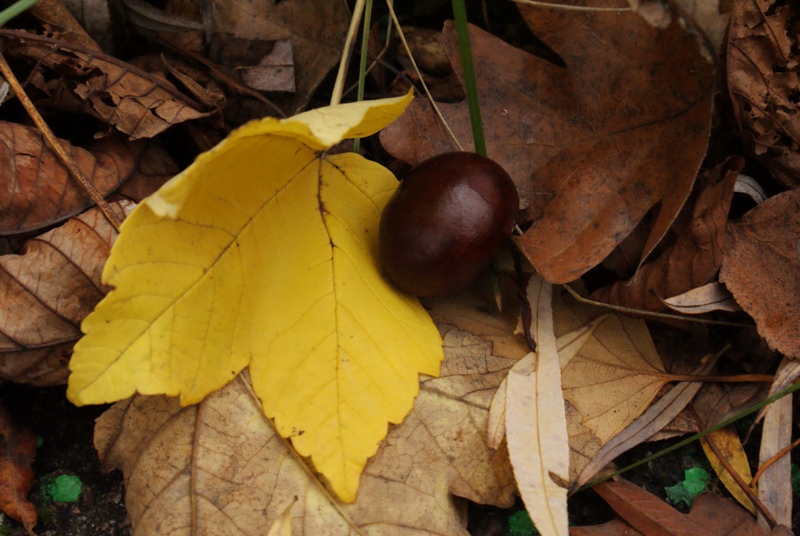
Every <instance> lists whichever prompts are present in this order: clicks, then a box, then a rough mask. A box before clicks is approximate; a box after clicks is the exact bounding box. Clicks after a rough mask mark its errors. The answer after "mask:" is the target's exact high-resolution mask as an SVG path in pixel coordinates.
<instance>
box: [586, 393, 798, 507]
mask: <svg viewBox="0 0 800 536" xmlns="http://www.w3.org/2000/svg"><path fill="white" fill-rule="evenodd" d="M797 390H800V382H798V383H795V384H794V385H792V386H791V387H787V388H786V389H784V390H783V391H780V392H778V393H775V394H774V395H772V396H770V397H768V398H765V399H764V400H762V401H761V402H758V403H757V404H753V405H752V406H750V407H749V408H746V409H743V410H742V411H740V412H739V413H737V414H736V415H734V416H733V417H731V418H729V419H725V420H724V421H721V422H719V423H717V424H715V425H714V426H711V427H710V428H706V429H705V430H703V431H702V432H698V433H696V434H694V435H693V436H690V437H687V438H686V439H684V440H682V441H679V442H677V443H675V444H674V445H671V446H669V447H667V448H665V449H662V450H660V451H658V452H656V453H655V454H653V455H652V456H648V457H646V458H642V459H641V460H639V461H637V462H635V463H632V464H630V465H629V466H627V467H623V468H622V469H620V470H619V471H616V472H614V473H611V474H609V475H606V476H604V477H603V478H598V479H597V480H594V481H592V482H589V483H588V484H586V485H584V486H581V487H580V488H579V489H577V490H575V492H574V493H577V492H579V491H583V490H585V489H587V488H591V487H592V486H595V485H597V484H599V483H600V482H605V481H606V480H608V479H610V478H613V477H615V476H617V475H619V474H622V473H624V472H626V471H630V470H631V469H633V468H635V467H639V466H640V465H643V464H645V463H647V462H650V461H653V460H655V459H656V458H659V457H661V456H663V455H665V454H668V453H670V452H672V451H673V450H678V449H679V448H681V447H683V446H685V445H688V444H689V443H691V442H692V441H695V440H697V439H700V438H701V437H705V436H707V435H708V434H710V433H711V432H714V431H716V430H719V429H720V428H725V427H726V426H728V425H729V424H733V423H734V422H736V421H738V420H739V419H741V418H742V417H746V416H748V415H750V414H751V413H755V412H756V411H758V410H760V409H761V408H763V407H765V406H768V405H769V404H772V403H773V402H775V401H776V400H778V399H779V398H783V397H784V396H786V395H789V394H792V393H794V392H795V391H797Z"/></svg>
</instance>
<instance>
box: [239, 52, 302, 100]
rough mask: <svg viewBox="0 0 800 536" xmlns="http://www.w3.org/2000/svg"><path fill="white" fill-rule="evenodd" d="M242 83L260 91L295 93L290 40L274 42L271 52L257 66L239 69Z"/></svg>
mask: <svg viewBox="0 0 800 536" xmlns="http://www.w3.org/2000/svg"><path fill="white" fill-rule="evenodd" d="M239 74H240V76H241V77H242V81H243V82H244V83H245V84H247V85H248V86H250V87H251V88H253V89H258V90H260V91H288V92H289V93H294V92H295V87H294V76H295V75H294V61H293V58H292V41H291V39H281V40H280V41H276V42H275V45H274V46H273V48H272V51H271V52H270V53H269V54H267V55H266V56H264V57H263V58H261V60H260V61H259V62H258V65H255V66H253V67H240V68H239Z"/></svg>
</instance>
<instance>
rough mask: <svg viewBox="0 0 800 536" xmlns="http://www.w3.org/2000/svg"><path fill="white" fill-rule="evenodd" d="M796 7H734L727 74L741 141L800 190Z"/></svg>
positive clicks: (759, 1)
mask: <svg viewBox="0 0 800 536" xmlns="http://www.w3.org/2000/svg"><path fill="white" fill-rule="evenodd" d="M798 14H800V12H798V9H797V4H795V3H793V2H788V3H781V2H777V1H775V0H751V1H748V2H736V3H735V9H734V12H733V18H732V20H731V27H730V32H729V34H728V49H727V60H726V63H727V69H726V72H727V75H728V90H729V91H730V96H731V102H732V103H733V110H734V113H735V114H736V120H737V121H738V123H739V129H740V131H741V134H742V140H743V141H744V143H745V146H746V148H747V150H748V151H750V153H751V154H753V155H755V156H756V157H757V158H758V159H759V160H760V161H761V162H762V163H763V164H764V165H765V166H766V168H767V169H768V170H769V171H770V172H771V173H772V175H773V176H774V177H775V178H776V179H778V180H779V181H780V182H782V183H783V184H784V185H786V186H788V187H790V188H796V187H798V186H800V126H798V121H797V86H798V84H799V83H800V78H799V77H798V72H800V55H798V52H797V51H798V48H797V47H798V44H799V43H798V38H797V33H796V31H795V30H794V27H793V22H792V20H793V18H796V17H797V16H798Z"/></svg>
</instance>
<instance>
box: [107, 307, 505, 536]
mask: <svg viewBox="0 0 800 536" xmlns="http://www.w3.org/2000/svg"><path fill="white" fill-rule="evenodd" d="M488 317H489V315H487V318H488ZM441 327H442V330H443V338H444V344H445V353H446V355H447V357H446V359H445V361H444V362H443V364H442V373H441V376H440V377H438V378H425V379H424V380H423V382H422V386H421V389H420V394H419V396H418V397H417V399H416V400H415V402H414V407H413V409H412V411H411V413H410V414H409V415H408V417H407V418H406V420H405V421H403V423H402V424H401V425H399V426H397V427H395V428H393V429H392V430H391V431H390V432H389V434H388V436H387V437H386V439H385V440H384V441H383V443H382V446H381V448H380V450H379V451H378V453H377V455H376V456H375V457H374V458H372V459H371V460H370V461H369V463H368V464H367V466H366V468H365V470H364V474H363V476H362V482H361V487H360V489H359V493H358V498H357V500H356V501H355V502H354V503H352V504H348V505H341V504H337V502H336V501H335V499H332V498H331V496H330V495H328V494H326V493H325V492H324V490H323V488H322V487H321V486H320V485H319V483H318V482H317V481H315V480H314V478H313V477H312V476H310V474H309V472H308V471H307V470H306V469H305V468H304V467H303V465H302V464H303V461H302V460H301V459H300V458H298V457H297V456H296V455H294V454H293V453H292V451H291V450H290V449H289V448H287V445H286V443H285V441H284V440H283V439H281V438H280V436H279V435H277V434H276V433H275V431H274V428H273V427H272V424H271V423H270V421H268V420H267V419H265V418H264V416H263V415H262V413H261V410H260V407H259V405H260V404H259V402H258V400H257V399H256V398H255V397H254V395H253V394H252V392H251V391H250V390H249V389H248V388H247V380H246V379H245V378H246V376H242V377H240V378H239V379H237V380H236V381H234V382H231V383H230V384H228V385H227V386H225V387H224V388H223V389H222V390H220V391H218V392H216V393H213V394H211V395H210V396H208V397H207V398H206V399H204V400H203V401H202V402H200V403H199V404H198V405H195V406H189V407H185V408H181V407H180V405H179V404H178V402H177V400H175V399H171V398H165V397H142V396H136V397H134V398H133V399H131V400H126V401H123V402H120V403H118V404H116V405H115V406H113V407H112V408H111V409H110V410H109V411H107V412H106V413H105V414H104V415H103V416H102V417H101V418H100V420H99V421H98V425H97V428H96V432H95V444H96V446H97V448H98V451H99V453H100V457H101V460H102V462H103V466H104V467H105V469H106V470H109V469H112V468H121V469H122V470H123V472H124V474H125V481H126V489H127V496H126V504H127V507H128V512H129V514H130V518H131V522H132V524H133V526H134V528H135V530H136V532H137V533H142V534H151V533H157V531H159V530H160V531H164V530H165V529H166V528H169V529H171V530H173V531H174V532H173V534H175V535H176V536H179V535H182V534H187V535H188V534H193V533H198V532H202V533H209V534H215V535H217V534H218V535H220V536H226V535H229V534H236V535H239V536H242V535H253V536H256V535H261V534H264V533H265V532H266V530H267V528H268V527H269V526H270V525H271V523H272V522H273V520H275V519H277V518H278V516H279V515H280V514H281V513H282V512H284V511H285V509H286V507H287V505H288V504H290V503H291V502H292V501H294V500H295V498H297V499H298V503H297V504H296V505H295V506H294V508H293V510H292V512H293V515H292V534H293V535H294V536H302V535H304V534H305V535H307V536H312V535H313V536H326V535H350V534H352V535H355V534H376V535H377V534H381V535H382V534H401V533H404V532H408V531H411V532H420V533H422V532H428V533H432V534H440V535H443V536H447V535H453V536H467V534H468V533H467V531H466V528H465V519H464V518H463V516H462V515H461V507H460V503H459V500H458V499H455V500H453V499H452V498H451V497H449V494H448V492H449V493H453V494H454V495H456V496H458V497H464V498H467V499H469V500H471V501H474V502H478V503H484V504H495V505H497V506H502V507H508V506H510V505H511V504H512V503H513V500H514V493H515V487H514V482H513V476H512V474H511V468H510V466H509V463H508V458H507V455H506V454H505V452H504V450H502V449H501V450H499V451H495V450H492V449H490V448H489V447H488V446H487V444H486V438H485V427H486V420H487V414H488V407H489V403H490V401H491V395H492V393H493V392H494V390H495V389H496V388H497V385H498V384H499V382H500V381H501V379H502V377H503V376H504V375H503V374H500V373H498V372H497V371H498V370H500V371H502V370H507V369H508V367H509V366H510V363H511V362H513V360H510V359H507V358H502V357H499V356H495V355H493V353H492V345H491V344H490V343H487V342H486V341H482V340H480V339H478V338H477V337H475V336H474V335H472V334H470V333H469V332H464V331H460V330H458V329H457V328H455V327H454V326H452V325H449V324H443V325H441ZM157 527H158V528H157Z"/></svg>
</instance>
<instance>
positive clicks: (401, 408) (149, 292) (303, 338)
mask: <svg viewBox="0 0 800 536" xmlns="http://www.w3.org/2000/svg"><path fill="white" fill-rule="evenodd" d="M410 99H411V97H410V95H408V96H405V97H400V98H395V99H384V100H379V101H371V102H361V103H351V104H345V105H340V106H333V107H328V108H323V109H320V110H313V111H310V112H306V113H304V114H301V115H299V116H296V117H294V118H291V119H287V120H277V119H273V118H266V119H262V120H258V121H253V122H251V123H249V124H247V125H245V126H244V127H242V128H240V129H238V130H237V131H235V132H233V133H232V134H231V135H229V136H228V137H227V138H226V139H225V140H224V141H223V142H222V143H220V144H219V145H218V146H217V147H215V148H214V149H212V150H211V151H209V152H207V153H204V154H202V155H200V157H198V159H197V160H196V161H195V162H194V163H193V164H192V165H191V166H189V167H188V168H187V169H186V170H184V171H183V172H182V173H181V174H180V175H177V176H176V177H174V178H173V179H172V180H170V181H169V182H168V183H167V184H166V185H164V186H163V187H162V188H161V189H160V190H159V191H158V192H157V193H156V194H155V195H153V196H151V197H149V198H147V199H146V200H145V201H143V202H142V203H141V204H139V205H138V207H137V208H136V210H134V212H133V213H132V214H131V215H130V217H129V218H128V219H127V220H126V221H125V223H124V224H123V227H122V231H121V234H120V238H119V239H118V240H117V242H116V243H115V245H114V248H113V249H112V252H111V255H110V257H109V260H108V262H107V264H106V267H105V269H104V272H103V280H104V281H105V282H107V283H108V284H110V285H113V286H114V287H115V288H114V290H113V291H111V293H109V294H108V296H107V297H106V298H105V299H104V300H103V301H102V302H101V303H100V304H99V305H98V306H97V307H96V309H95V311H94V312H93V313H92V314H91V315H90V316H88V317H87V318H86V319H85V320H84V322H83V323H82V325H81V328H82V330H83V331H84V333H85V334H86V335H85V337H84V338H83V339H81V340H80V341H79V342H78V344H76V346H75V350H74V353H73V357H72V360H71V362H70V370H71V372H72V373H71V375H70V378H69V388H68V390H67V396H68V397H69V398H70V399H71V400H72V401H74V402H75V403H77V404H97V403H103V402H109V401H115V400H120V399H122V398H126V397H128V396H131V395H132V394H133V393H134V392H136V391H138V392H140V393H143V394H167V395H173V396H174V395H180V397H181V403H183V404H192V403H196V402H199V401H200V400H202V399H203V398H204V397H205V396H207V395H208V394H209V393H210V392H213V391H214V390H216V389H219V388H221V387H222V386H224V385H225V384H226V383H228V382H229V381H230V380H231V379H233V378H234V377H235V376H236V375H237V374H238V373H239V372H240V371H241V370H242V369H243V368H244V367H246V366H248V367H249V370H250V374H251V377H252V381H253V385H254V388H255V391H256V393H257V394H258V396H259V398H260V399H261V402H262V404H263V409H264V412H265V414H266V415H267V416H268V417H270V418H272V419H274V420H275V424H276V426H277V429H278V431H279V433H280V434H281V435H283V436H284V437H291V438H292V445H293V446H294V448H295V449H297V451H298V452H299V453H300V454H301V455H303V456H309V457H311V458H312V461H313V462H314V466H315V468H316V469H317V470H318V471H319V472H320V473H322V474H323V475H324V476H325V477H326V478H327V479H328V480H329V481H330V483H331V486H332V487H333V489H334V490H335V491H336V493H337V494H338V495H339V496H340V497H341V498H342V499H343V500H344V501H347V502H350V501H353V500H354V499H355V494H356V490H357V488H358V481H359V475H360V472H361V470H362V469H363V467H364V465H365V464H366V461H367V458H369V457H370V456H372V455H373V454H375V451H376V450H377V448H378V442H379V441H380V440H381V439H382V438H383V437H384V436H385V434H386V431H387V427H388V424H389V423H399V422H401V421H402V420H403V418H404V417H405V416H406V414H407V413H408V411H409V410H410V409H411V406H412V403H413V399H414V396H416V394H417V392H418V389H419V374H420V373H424V374H429V375H436V374H437V372H438V367H439V363H440V361H441V358H442V348H441V338H440V336H439V333H438V332H437V330H436V328H435V326H434V324H433V323H432V322H431V320H430V317H429V316H428V314H427V313H426V312H425V310H424V309H423V308H422V306H421V305H420V304H419V302H418V301H417V300H416V299H415V298H413V297H410V296H407V295H404V294H400V293H399V292H398V291H396V290H395V289H394V288H393V287H392V286H391V285H390V284H389V283H387V282H386V280H385V279H383V277H382V276H381V274H380V270H379V268H378V265H377V228H378V221H379V217H380V211H381V208H382V207H383V205H384V204H385V203H386V201H388V199H389V197H390V196H391V194H392V193H393V191H394V190H395V188H396V187H397V181H396V179H395V178H394V176H393V175H392V174H391V173H390V172H389V171H388V170H386V169H385V168H383V167H382V166H380V165H378V164H375V163H373V162H370V161H368V160H366V159H364V158H363V157H361V156H360V155H357V154H354V153H343V154H338V155H332V156H329V155H325V154H324V151H325V150H326V149H328V148H330V147H331V146H332V145H333V144H335V143H338V142H339V141H341V140H342V139H343V138H344V137H362V136H365V135H369V134H371V133H374V132H376V131H377V130H379V129H380V128H382V127H384V126H385V125H386V124H387V123H389V122H391V121H392V120H393V119H394V118H395V117H397V116H398V115H399V114H400V113H401V112H402V110H403V109H405V107H406V105H407V104H408V102H409V101H410ZM287 155H289V156H287ZM156 236H157V237H158V239H157V240H154V237H156Z"/></svg>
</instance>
